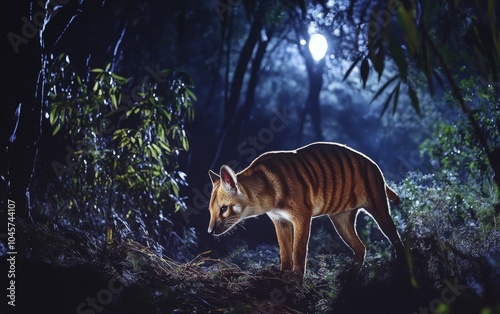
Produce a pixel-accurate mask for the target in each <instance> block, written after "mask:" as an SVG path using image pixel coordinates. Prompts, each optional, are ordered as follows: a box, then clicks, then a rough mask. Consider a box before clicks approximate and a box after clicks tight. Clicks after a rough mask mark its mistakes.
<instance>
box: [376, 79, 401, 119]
mask: <svg viewBox="0 0 500 314" xmlns="http://www.w3.org/2000/svg"><path fill="white" fill-rule="evenodd" d="M400 84H401V83H399V84H398V85H396V87H394V89H393V90H392V92H391V93H390V94H389V96H387V99H386V100H385V102H384V106H383V107H382V112H381V113H380V116H383V115H384V112H385V111H386V110H387V108H388V107H389V104H390V103H391V99H392V97H393V96H394V94H395V93H396V90H399V85H400Z"/></svg>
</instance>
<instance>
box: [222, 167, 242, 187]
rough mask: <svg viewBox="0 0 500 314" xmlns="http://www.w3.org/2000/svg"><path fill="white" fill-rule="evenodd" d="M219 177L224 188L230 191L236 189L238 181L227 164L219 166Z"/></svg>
mask: <svg viewBox="0 0 500 314" xmlns="http://www.w3.org/2000/svg"><path fill="white" fill-rule="evenodd" d="M220 178H221V180H222V183H223V186H224V188H226V189H227V190H230V191H232V192H236V191H238V181H237V180H236V174H235V173H234V171H233V169H231V168H229V166H226V165H224V166H222V167H221V168H220Z"/></svg>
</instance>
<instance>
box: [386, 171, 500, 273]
mask: <svg viewBox="0 0 500 314" xmlns="http://www.w3.org/2000/svg"><path fill="white" fill-rule="evenodd" d="M397 192H398V194H399V196H400V197H401V199H402V203H401V206H400V207H401V208H402V209H401V215H400V216H399V215H397V216H396V219H395V220H396V224H397V225H398V226H399V228H400V230H401V233H402V234H403V238H405V239H406V242H407V243H408V244H409V245H410V246H411V250H412V254H413V258H414V259H415V260H416V261H415V263H416V265H418V268H419V269H418V276H419V277H421V278H427V279H433V280H438V281H439V280H442V279H443V278H446V277H447V276H449V277H453V276H462V274H464V273H470V272H471V271H473V272H474V273H478V272H480V269H478V267H481V260H482V259H483V258H485V256H489V255H490V254H492V255H493V256H495V254H500V251H498V248H499V247H500V246H499V245H500V243H499V240H500V212H498V211H497V210H495V203H496V202H498V195H497V194H496V193H495V189H494V188H493V187H491V189H490V192H491V193H490V194H489V195H487V196H478V195H477V194H476V193H473V192H472V193H471V190H470V187H469V185H466V184H461V183H460V182H459V181H458V180H457V179H456V178H454V177H450V178H448V179H447V180H445V181H442V180H441V179H440V178H439V177H438V176H434V175H422V174H418V173H412V174H411V175H410V176H408V178H406V179H405V180H404V181H402V182H401V183H400V184H399V185H398V186H397ZM476 280H480V279H479V278H477V279H476Z"/></svg>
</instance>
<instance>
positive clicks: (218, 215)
mask: <svg viewBox="0 0 500 314" xmlns="http://www.w3.org/2000/svg"><path fill="white" fill-rule="evenodd" d="M208 175H209V176H210V179H211V180H212V184H213V188H212V196H211V198H210V204H209V208H208V209H209V210H210V223H209V225H208V233H210V234H213V235H216V236H218V235H221V234H223V233H225V232H227V231H228V230H229V229H231V228H232V227H234V226H235V225H236V224H238V222H240V221H242V220H243V219H245V218H246V217H248V212H249V211H245V209H246V207H247V204H248V202H247V201H246V199H247V198H246V196H245V193H244V191H243V190H242V189H241V187H240V185H239V184H238V180H237V176H236V174H235V173H234V171H233V170H232V169H231V168H229V167H228V166H225V165H224V166H222V167H221V169H220V174H216V173H215V172H213V171H212V170H210V171H209V172H208Z"/></svg>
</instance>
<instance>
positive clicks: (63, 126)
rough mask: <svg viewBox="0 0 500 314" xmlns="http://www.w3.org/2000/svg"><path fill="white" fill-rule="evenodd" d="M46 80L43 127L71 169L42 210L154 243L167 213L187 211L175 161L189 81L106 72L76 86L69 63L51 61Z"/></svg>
mask: <svg viewBox="0 0 500 314" xmlns="http://www.w3.org/2000/svg"><path fill="white" fill-rule="evenodd" d="M48 78H49V82H48V86H49V92H48V99H49V100H48V111H49V116H48V118H49V122H50V124H51V125H52V126H53V129H54V131H53V134H54V135H59V136H63V137H65V139H66V140H67V141H69V142H70V144H69V146H67V147H70V148H71V149H70V150H71V151H72V154H71V157H72V158H71V162H70V163H69V164H68V165H66V166H63V168H61V167H59V171H57V174H58V176H59V181H60V184H59V185H58V186H57V187H56V189H55V190H56V191H55V193H56V194H57V195H56V203H55V204H53V208H50V209H49V211H52V215H53V214H54V213H58V215H59V216H58V218H64V219H67V220H69V221H70V222H71V223H76V224H77V225H82V224H83V225H90V226H93V227H99V226H101V225H102V224H103V222H105V221H106V222H107V223H113V224H114V223H116V222H117V221H120V222H121V223H122V224H124V225H125V226H127V224H128V223H130V224H131V225H130V226H129V227H130V228H131V229H132V230H131V231H132V232H137V231H139V233H140V234H145V235H149V234H150V233H151V234H152V235H153V236H155V237H160V236H161V234H162V233H164V232H165V231H166V230H160V229H161V228H163V229H165V228H167V229H170V228H171V227H172V225H171V222H170V221H169V220H168V216H169V215H170V213H171V212H173V211H174V208H175V211H178V210H180V209H185V208H186V205H185V203H184V199H183V198H182V196H181V193H180V187H181V186H183V185H187V183H186V181H185V174H184V173H183V172H182V171H180V170H179V156H181V154H182V153H183V152H187V151H188V150H189V141H188V138H187V134H186V131H185V126H186V123H187V122H188V121H190V120H191V119H192V118H193V107H192V102H193V101H194V100H196V98H195V96H194V94H193V92H192V90H191V88H192V82H191V80H190V78H189V77H188V76H187V74H185V73H181V72H175V71H171V70H163V71H161V72H159V74H158V75H157V77H155V78H150V77H146V78H144V79H143V80H140V81H138V80H135V81H134V80H133V79H126V78H124V77H122V76H120V75H118V74H116V73H114V72H113V71H111V70H110V65H108V66H106V67H105V68H103V69H93V70H91V71H90V73H89V74H87V76H86V78H85V79H82V77H81V76H79V75H78V74H76V73H75V72H74V71H73V69H72V67H71V64H70V60H69V57H68V56H60V57H58V58H56V59H54V60H53V64H52V66H51V67H50V69H49V73H48ZM60 133H62V134H60ZM67 149H68V148H67ZM160 231H161V232H160Z"/></svg>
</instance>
